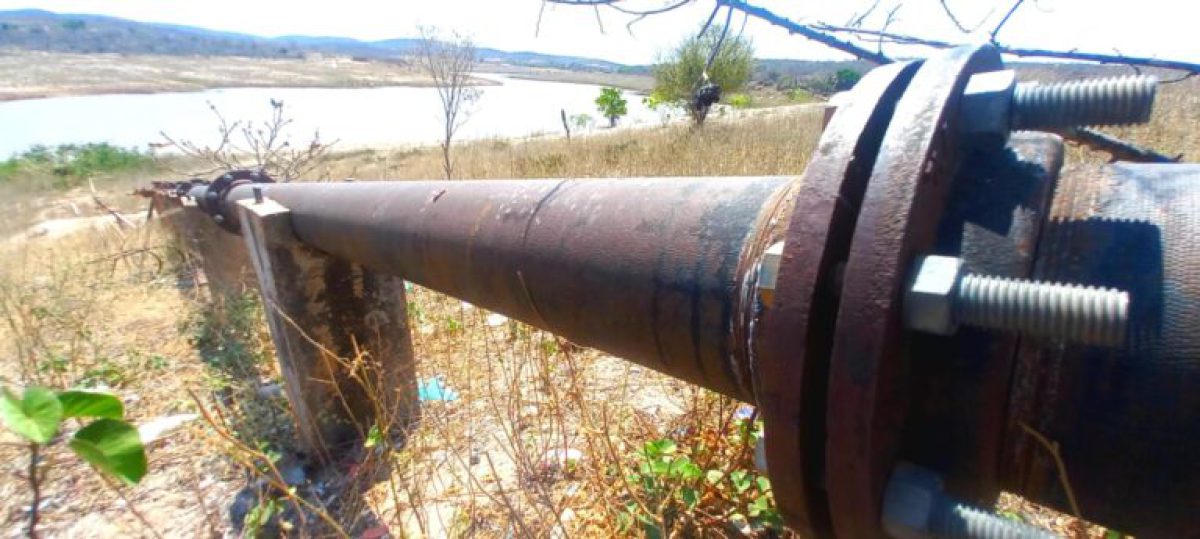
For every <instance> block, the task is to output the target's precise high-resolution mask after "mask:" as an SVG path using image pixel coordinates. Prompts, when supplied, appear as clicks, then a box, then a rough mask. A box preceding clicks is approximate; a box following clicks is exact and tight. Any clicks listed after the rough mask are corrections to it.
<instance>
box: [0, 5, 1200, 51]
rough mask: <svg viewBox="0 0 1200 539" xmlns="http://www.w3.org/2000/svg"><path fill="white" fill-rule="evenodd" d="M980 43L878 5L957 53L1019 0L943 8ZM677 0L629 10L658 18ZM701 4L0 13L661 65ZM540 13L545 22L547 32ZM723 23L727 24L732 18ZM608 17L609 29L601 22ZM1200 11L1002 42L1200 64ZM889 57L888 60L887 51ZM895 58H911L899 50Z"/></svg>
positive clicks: (777, 34)
mask: <svg viewBox="0 0 1200 539" xmlns="http://www.w3.org/2000/svg"><path fill="white" fill-rule="evenodd" d="M944 1H945V3H946V5H947V6H948V7H949V8H950V9H951V10H953V12H954V14H955V15H956V16H957V17H958V19H959V20H960V22H961V23H962V24H963V25H964V26H966V27H968V28H970V27H975V26H978V27H979V28H980V30H977V31H976V32H974V33H973V34H967V35H964V34H963V33H961V32H960V31H958V30H957V29H956V28H955V27H954V26H953V24H952V23H951V22H950V20H949V18H948V17H947V16H946V15H945V12H944V11H943V8H942V6H941V4H940V3H939V0H878V7H877V8H876V9H875V10H874V11H872V12H870V13H869V14H868V16H867V18H866V19H865V22H864V26H868V27H874V28H878V27H879V26H880V25H881V24H882V22H883V20H884V18H885V17H886V14H887V12H888V11H889V10H890V9H891V8H892V7H893V6H896V5H897V4H899V9H898V11H896V13H895V16H894V19H893V22H892V23H891V25H890V26H889V29H890V30H892V31H896V32H900V33H909V34H915V35H920V36H923V37H932V38H936V39H943V40H949V41H955V42H972V41H981V40H983V39H984V38H986V34H987V32H988V31H989V30H990V29H991V28H992V27H994V26H995V24H996V22H998V21H999V20H1000V19H1001V18H1002V17H1003V16H1004V13H1005V12H1006V11H1007V10H1008V8H1009V7H1010V6H1011V5H1012V0H944ZM665 3H671V2H670V1H668V0H625V1H624V2H623V3H622V5H624V6H626V7H627V8H630V9H649V8H654V7H658V6H661V5H664V4H665ZM750 3H751V4H754V5H758V6H760V7H764V8H767V9H770V10H772V11H774V12H775V13H777V14H778V15H782V16H785V17H788V18H790V19H793V20H797V21H817V20H819V21H824V22H828V23H831V24H844V23H846V22H847V21H849V20H851V19H853V18H855V17H856V16H859V15H862V14H863V13H864V12H866V11H867V10H868V9H869V7H870V6H871V5H872V4H874V3H876V2H875V0H757V1H756V0H750ZM713 6H714V3H713V1H712V0H694V1H693V2H691V3H690V4H689V5H686V6H684V7H682V8H680V9H677V10H674V11H671V12H669V13H665V14H661V15H654V16H651V17H647V18H645V19H644V20H641V21H640V22H637V23H635V24H634V25H632V26H630V27H629V28H627V27H626V24H627V23H628V22H629V21H630V20H631V19H632V18H631V17H630V16H628V15H624V14H621V13H618V12H616V11H613V10H611V9H604V8H601V9H599V15H597V12H596V11H595V10H593V9H592V8H588V7H575V6H564V5H554V4H546V5H545V7H544V11H543V4H542V2H541V0H420V1H416V0H338V1H336V2H324V1H297V0H40V1H36V2H31V1H28V0H0V10H3V9H19V8H38V9H46V10H50V11H56V12H60V13H92V14H103V15H112V16H117V17H123V18H128V19H134V20H140V21H149V22H164V23H173V24H185V25H192V26H200V27H204V28H210V29H216V30H226V31H233V32H242V33H248V34H255V35H261V36H280V35H298V34H302V35H321V36H342V37H353V38H358V39H363V40H375V39H387V38H394V37H410V36H413V35H414V34H415V33H416V30H415V28H416V26H417V25H431V26H435V27H438V28H440V29H444V30H454V31H457V32H459V33H462V34H465V35H469V36H471V37H472V38H473V39H474V40H475V41H476V43H478V44H479V45H481V46H486V47H493V48H498V49H505V50H524V51H535V52H544V53H552V54H566V55H575V56H587V57H594V58H602V59H606V60H611V61H616V62H621V63H628V64H645V63H651V62H653V61H654V59H655V58H656V57H657V55H659V54H660V53H662V52H664V51H666V50H669V49H670V48H671V47H672V46H673V45H674V44H676V43H677V42H678V41H679V40H680V39H682V38H684V37H685V36H687V35H688V34H690V33H694V32H695V31H696V30H697V29H698V28H699V27H700V25H701V24H702V23H703V21H704V20H705V19H706V18H707V17H708V15H709V13H710V12H711V11H712V8H713ZM539 12H541V23H540V25H539V24H538V19H539ZM724 16H725V15H724V12H722V13H721V15H720V18H721V19H724ZM597 18H599V21H600V24H598V23H597ZM1197 20H1200V2H1198V1H1195V0H1028V1H1026V2H1025V3H1024V5H1022V7H1021V8H1020V10H1018V11H1017V12H1016V14H1015V15H1014V16H1013V17H1012V18H1011V19H1010V20H1009V22H1008V23H1007V24H1006V25H1005V27H1004V29H1003V31H1002V32H1001V34H1000V35H999V39H1000V41H1001V42H1004V43H1005V44H1008V45H1013V46H1026V47H1039V48H1051V49H1064V50H1079V51H1086V52H1100V53H1114V52H1117V53H1121V54H1127V55H1137V56H1153V57H1158V58H1167V59H1173V60H1184V61H1191V62H1200V36H1197V33H1198V32H1200V29H1198V28H1197V26H1196V23H1197ZM731 28H733V29H735V30H738V31H741V32H742V35H743V36H746V37H749V38H750V39H751V40H752V41H753V43H754V45H755V49H756V51H757V56H758V57H760V58H795V59H840V58H847V56H846V55H844V54H842V53H838V52H836V51H832V50H831V49H828V48H825V47H823V46H821V45H819V44H815V43H812V42H810V41H808V40H806V39H804V38H802V37H798V36H790V35H788V34H787V33H786V32H785V31H783V30H781V29H778V28H775V27H773V26H771V25H769V24H767V23H765V22H763V21H760V20H757V19H754V18H751V19H749V21H748V22H746V23H743V22H742V16H741V15H740V14H735V15H734V17H733V19H732V24H731ZM885 50H886V49H885ZM891 50H892V51H893V54H897V53H899V54H901V55H903V54H906V53H908V54H911V52H909V51H903V50H897V49H891Z"/></svg>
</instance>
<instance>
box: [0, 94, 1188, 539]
mask: <svg viewBox="0 0 1200 539" xmlns="http://www.w3.org/2000/svg"><path fill="white" fill-rule="evenodd" d="M1198 89H1200V82H1197V81H1189V82H1187V83H1185V84H1180V85H1175V86H1170V87H1167V88H1166V89H1165V90H1164V92H1163V94H1164V95H1163V96H1162V98H1161V100H1160V106H1159V107H1158V112H1157V113H1156V116H1155V119H1154V123H1153V124H1151V125H1150V126H1146V127H1138V128H1132V129H1127V130H1123V131H1121V133H1122V134H1124V135H1128V136H1131V137H1133V138H1134V139H1136V140H1138V141H1140V142H1143V143H1147V144H1151V145H1154V146H1156V147H1158V148H1160V149H1162V150H1163V151H1166V152H1186V153H1188V155H1189V156H1191V157H1192V158H1193V159H1194V158H1195V156H1197V155H1200V138H1197V137H1198V135H1197V134H1196V133H1195V132H1194V127H1195V125H1197V123H1198V122H1200V117H1198V116H1197V115H1198V114H1200V97H1197V96H1198V95H1200V94H1198V93H1197V90H1198ZM818 122H819V115H818V113H817V112H816V111H815V110H811V109H809V110H805V109H792V110H790V111H788V112H781V113H776V114H769V115H761V116H757V117H751V118H747V119H743V120H741V121H737V122H733V121H719V120H718V121H713V122H710V123H709V124H708V125H707V126H705V128H704V129H703V130H700V131H692V130H689V129H687V128H683V127H670V128H665V129H657V128H656V129H646V130H629V131H622V132H617V133H612V134H607V135H593V136H588V137H576V138H575V139H574V140H573V141H571V142H567V141H565V140H560V139H538V140H530V141H499V140H498V141H481V142H476V143H471V144H466V145H463V146H461V147H460V149H459V153H458V159H459V164H458V167H459V169H458V170H460V171H461V175H462V176H463V177H475V178H496V177H548V176H578V177H588V176H673V175H756V174H796V173H799V172H800V171H801V170H803V167H804V164H805V160H806V159H807V156H808V155H809V154H810V153H811V151H812V149H813V145H814V143H815V140H816V137H817V135H818V132H819V123H818ZM1081 156H1083V157H1086V159H1084V160H1083V162H1084V163H1086V164H1085V165H1082V166H1083V167H1092V166H1094V165H1095V163H1098V162H1099V159H1097V157H1096V156H1095V155H1094V154H1086V155H1085V154H1082V153H1078V152H1075V151H1074V150H1073V151H1072V156H1071V157H1072V158H1078V157H1081ZM440 159H441V157H440V154H439V153H438V151H437V149H436V148H427V149H417V150H390V151H361V152H353V153H348V154H343V155H339V156H336V157H335V158H333V159H332V160H331V161H330V162H329V163H328V164H327V165H326V166H324V167H322V168H321V169H318V170H317V171H315V172H314V175H315V176H318V177H323V178H343V177H354V178H357V179H361V180H365V179H382V178H392V179H402V178H436V177H438V176H440V174H441V161H440ZM1085 170H1086V169H1085ZM134 180H136V178H134V179H131V178H118V179H114V180H112V182H110V183H106V184H105V186H102V190H101V194H102V195H103V196H104V197H105V198H106V199H108V200H110V201H116V200H118V196H119V195H120V194H121V193H124V192H127V187H128V185H129V183H131V182H133V181H134ZM34 195H36V196H34ZM25 200H26V201H27V202H25V205H23V206H22V207H21V208H20V213H22V214H24V215H26V216H38V217H41V218H45V217H47V216H56V215H60V214H66V215H68V216H70V215H73V214H74V213H75V211H76V210H78V211H80V212H83V213H93V214H95V215H103V214H102V213H99V212H95V211H94V210H92V209H91V208H90V204H88V201H89V200H90V197H89V196H87V195H85V194H83V193H82V192H75V193H73V194H68V195H61V194H60V195H57V196H53V197H51V196H49V195H47V194H46V193H37V194H30V195H28V196H27V197H26V198H25ZM121 200H123V202H121V204H123V205H125V207H126V208H128V209H135V208H136V207H137V204H138V203H139V201H137V200H136V199H132V198H125V199H121ZM72 203H73V204H74V205H75V207H76V210H71V209H70V205H71V204H72ZM29 218H31V217H26V218H16V219H12V220H10V221H9V222H8V223H7V225H8V226H6V229H7V230H5V232H6V233H8V234H15V236H14V237H13V238H12V239H10V240H9V241H7V242H6V243H5V244H4V245H3V246H2V247H0V248H2V249H3V250H4V252H3V256H2V257H0V260H3V262H2V263H0V317H2V319H3V324H0V346H2V347H3V349H2V355H0V358H2V359H0V361H3V362H4V364H3V367H2V368H0V385H4V386H7V387H13V386H22V385H25V384H29V383H41V384H46V385H49V386H53V387H67V386H76V385H92V386H105V387H110V388H112V389H114V390H115V391H116V392H117V393H118V394H119V395H120V396H121V398H122V399H123V400H124V401H125V402H126V404H127V408H128V410H129V416H130V417H131V419H132V420H133V421H134V422H136V423H139V424H143V423H146V422H149V421H153V420H155V419H161V418H164V417H178V416H180V414H198V413H201V412H203V414H204V417H200V418H197V419H194V420H192V421H190V422H187V423H185V424H184V425H183V426H182V427H180V428H178V429H177V430H174V431H172V432H170V433H167V434H166V435H165V436H164V437H163V438H162V439H160V440H158V441H156V442H154V443H153V444H152V445H151V446H150V447H149V456H150V462H151V464H150V468H151V473H150V475H149V476H147V478H146V480H144V481H143V482H142V483H141V484H140V485H138V486H136V487H130V488H125V487H121V488H120V489H115V487H111V486H108V485H106V484H105V483H103V482H101V480H100V479H99V478H98V477H97V476H96V475H95V474H94V473H92V472H91V471H90V470H88V469H87V468H86V466H85V465H83V464H80V463H78V462H77V461H75V460H74V459H72V458H69V457H70V456H69V454H67V453H66V452H65V451H62V452H51V453H50V454H49V455H48V456H47V463H48V468H49V470H50V472H49V476H48V479H47V484H46V489H45V490H46V499H47V501H46V503H45V504H44V505H43V507H42V512H43V519H44V525H43V526H44V527H43V529H44V531H45V534H46V535H47V536H63V537H69V536H97V535H99V536H138V535H141V536H154V535H161V536H185V537H186V536H217V535H223V534H236V533H238V532H237V531H234V530H238V529H241V530H243V532H245V533H246V534H247V535H270V534H271V533H273V532H274V533H279V532H283V533H285V534H286V535H290V536H295V535H304V534H313V535H336V534H339V533H346V534H351V535H354V536H357V537H381V536H382V533H384V532H390V533H391V534H392V536H396V537H419V536H430V537H439V536H456V537H457V536H467V535H478V536H485V537H501V536H513V535H516V536H536V537H568V536H581V537H608V536H613V535H623V534H627V535H641V533H642V527H643V526H644V525H646V523H652V524H654V525H669V526H670V527H671V529H672V530H673V532H674V533H676V534H678V535H682V536H694V535H703V536H737V535H739V534H742V533H756V534H762V535H768V534H770V533H773V532H772V531H771V530H772V528H771V525H772V519H773V517H774V513H773V505H772V502H771V501H770V498H769V497H764V496H763V495H764V494H765V492H767V491H768V490H769V484H767V483H765V482H760V481H758V479H759V478H758V476H757V472H756V471H755V470H754V467H753V465H752V462H751V458H750V453H751V451H750V450H749V448H750V447H751V444H752V440H753V437H754V436H756V434H755V431H756V429H755V423H756V422H755V421H754V418H753V416H750V417H747V414H748V413H752V412H749V410H747V409H746V408H743V407H741V406H740V405H739V404H738V403H735V402H729V401H727V400H724V399H722V398H720V397H718V396H716V395H714V394H711V393H709V392H707V391H704V390H701V389H698V388H695V387H692V386H688V385H686V384H683V383H681V382H678V381H675V380H672V379H669V378H667V377H665V376H662V375H659V374H657V373H654V372H652V371H648V370H646V369H643V368H639V367H637V366H633V365H631V364H628V363H625V362H622V361H620V360H617V359H615V358H612V357H608V356H605V355H603V354H600V353H598V352H595V351H592V350H584V349H578V348H576V347H575V346H573V345H571V344H570V343H567V342H564V341H562V340H560V339H557V338H555V337H554V336H552V335H549V334H546V333H544V332H541V331H538V330H535V329H532V328H530V327H528V326H525V325H523V324H520V323H517V322H515V321H511V320H507V319H504V318H503V317H499V316H497V315H493V314H490V313H487V312H485V311H482V310H480V309H477V308H475V307H473V306H470V305H466V304H463V303H461V302H459V301H457V300H454V299H451V298H447V297H445V296H441V295H438V294H435V293H433V292H430V291H427V290H422V289H416V290H414V291H412V292H411V294H410V296H409V300H410V303H409V307H410V316H411V322H412V327H413V338H414V345H415V352H416V356H417V358H418V360H419V366H418V369H419V376H420V378H421V379H422V380H428V379H429V378H431V377H440V379H441V380H442V382H443V383H444V384H445V386H447V387H449V388H451V389H452V390H453V391H455V392H457V397H458V398H457V399H456V400H453V401H450V402H428V403H426V404H425V406H424V407H423V419H422V421H420V422H419V423H418V424H416V425H415V426H414V427H413V428H412V430H411V431H410V432H407V433H404V434H405V439H406V443H404V444H402V445H401V444H393V441H394V440H398V439H399V438H397V437H395V436H392V435H393V434H397V433H387V432H383V433H379V435H377V436H373V440H374V445H373V447H371V448H368V449H366V450H364V451H361V452H355V453H352V454H345V455H341V456H340V457H341V458H340V459H339V460H338V461H337V463H336V465H335V467H334V468H333V469H332V471H331V472H329V473H326V474H317V473H314V472H313V471H312V470H303V469H302V468H300V467H299V466H297V465H296V464H295V461H294V459H292V458H291V456H290V455H289V452H288V447H289V446H290V437H291V432H290V429H289V427H288V423H289V421H288V416H287V410H286V406H287V403H286V401H285V400H284V399H283V398H282V397H281V396H280V392H279V390H278V383H279V379H280V377H279V373H278V369H277V367H276V366H275V364H274V360H273V357H272V352H271V349H270V341H269V339H268V338H267V335H266V333H265V328H264V324H263V321H262V320H263V319H262V314H261V313H262V311H261V308H260V306H259V305H258V303H257V302H256V301H255V300H254V299H253V296H247V297H246V298H235V299H234V300H233V301H231V302H228V303H225V304H224V305H221V306H214V304H213V303H211V302H209V301H208V298H207V292H206V290H205V287H204V286H203V282H202V279H199V278H197V274H196V272H195V271H194V270H193V269H192V264H191V263H190V262H189V261H188V259H187V257H186V256H184V255H183V253H181V252H180V251H179V250H178V249H177V247H176V245H175V243H174V242H172V240H171V239H170V238H169V237H168V235H167V234H166V233H165V231H164V230H161V229H159V228H158V227H155V226H143V227H139V228H137V229H129V230H117V229H115V228H114V227H113V226H111V225H108V226H104V227H101V228H100V229H89V230H84V231H79V232H77V233H75V234H72V235H66V236H63V237H51V236H45V237H33V238H30V237H27V236H26V234H25V233H24V232H19V231H17V229H18V228H19V227H20V226H24V225H25V224H26V223H27V221H28V219H29ZM97 222H99V223H103V222H105V221H104V220H103V219H100V220H98V221H97ZM348 359H352V358H348ZM193 396H194V397H195V399H193ZM182 417H184V418H186V417H194V416H186V415H185V416H182ZM68 430H69V429H68ZM667 440H669V441H670V442H667ZM14 441H15V439H14V438H13V437H12V436H11V435H10V434H9V433H7V432H3V433H0V460H3V462H5V463H6V464H5V470H4V471H5V473H4V474H3V475H2V476H0V499H4V500H6V501H7V502H8V503H6V504H4V506H5V511H4V513H3V514H0V521H2V522H3V526H4V527H5V528H6V531H5V535H6V536H14V535H17V534H19V533H20V529H21V527H22V526H23V525H24V519H25V514H26V507H25V504H26V503H27V502H26V500H27V499H28V498H27V492H26V490H25V483H24V481H23V480H22V479H21V474H22V473H23V471H22V470H23V467H24V466H25V453H24V452H23V449H22V448H21V447H20V446H17V445H14V444H13V442H14ZM682 457H687V460H686V461H684V460H683V459H682ZM666 460H673V461H675V462H677V463H683V462H690V463H692V464H694V465H695V468H696V470H698V473H699V474H700V475H699V476H694V473H695V472H696V470H693V469H692V468H691V467H689V466H682V465H677V466H675V467H671V466H667V467H666V468H663V469H661V470H658V471H656V463H662V462H665V461H666ZM284 484H287V485H294V488H292V489H291V490H289V489H288V488H287V487H286V486H285V485H284ZM278 487H283V488H278ZM693 504H694V506H695V508H694V509H693V510H683V508H686V507H688V506H690V505H693ZM1003 507H1004V509H1005V510H1007V511H1010V512H1012V513H1013V515H1014V518H1023V519H1026V520H1031V521H1035V522H1038V523H1049V524H1051V525H1054V526H1055V527H1056V529H1058V530H1061V531H1064V532H1069V533H1072V534H1076V533H1077V534H1081V535H1089V534H1096V533H1101V532H1100V531H1098V529H1096V528H1083V527H1078V525H1075V524H1072V523H1071V519H1067V518H1066V517H1062V516H1061V515H1055V514H1053V513H1050V512H1047V511H1045V510H1042V509H1039V508H1036V507H1033V506H1031V505H1029V504H1027V503H1025V502H1022V501H1020V500H1019V499H1015V498H1014V497H1006V498H1005V501H1004V505H1003ZM231 513H232V514H235V515H237V518H234V519H231V517H230V515H231ZM247 515H248V516H247ZM324 518H330V519H331V520H332V521H333V522H334V523H336V524H332V523H330V522H326V521H325V520H324ZM143 519H144V521H143ZM243 525H245V526H244V527H243Z"/></svg>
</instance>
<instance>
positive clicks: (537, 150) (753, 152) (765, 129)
mask: <svg viewBox="0 0 1200 539" xmlns="http://www.w3.org/2000/svg"><path fill="white" fill-rule="evenodd" d="M821 114H822V113H821V109H820V108H819V107H810V106H803V105H801V106H795V107H784V108H777V109H769V110H759V111H748V112H739V113H731V116H736V117H729V118H714V119H713V121H712V122H710V123H708V124H707V125H705V127H704V128H703V129H699V130H694V129H692V128H690V127H688V126H686V125H671V126H668V127H665V128H660V127H652V128H631V129H618V130H616V131H615V132H611V133H610V132H606V131H605V130H600V131H597V132H594V133H591V134H588V135H585V136H575V137H573V138H572V139H571V140H570V141H568V140H567V139H565V138H563V137H543V138H533V139H529V140H517V141H512V140H482V141H471V142H465V143H462V144H458V145H457V146H456V147H455V149H454V156H455V160H456V162H457V164H456V166H455V176H456V177H460V178H473V179H485V178H548V177H578V178H590V177H636V176H747V175H751V176H752V175H775V174H785V175H786V174H800V173H801V172H802V171H803V170H804V165H805V163H807V162H808V156H809V155H810V154H811V153H812V150H813V148H814V147H815V144H816V141H817V138H818V137H819V136H820V131H821V123H820V120H821V117H822V116H821ZM435 150H436V149H434V148H418V149H402V150H362V151H358V152H349V153H346V154H341V155H338V156H335V157H334V158H333V159H331V160H330V162H329V163H328V165H327V166H326V167H324V168H322V170H320V172H319V173H318V174H317V176H319V177H321V178H326V179H341V178H355V179H359V180H382V179H395V180H404V179H436V178H439V177H441V175H440V168H439V167H440V165H439V163H438V158H439V156H438V155H437V152H436V151H435Z"/></svg>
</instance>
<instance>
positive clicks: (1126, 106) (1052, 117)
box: [1012, 75, 1158, 129]
mask: <svg viewBox="0 0 1200 539" xmlns="http://www.w3.org/2000/svg"><path fill="white" fill-rule="evenodd" d="M1157 89H1158V79H1157V78H1156V77H1153V76H1149V75H1136V76H1129V77H1113V78H1108V79H1095V80H1085V81H1071V82H1059V83H1053V84H1040V83H1036V82H1034V83H1022V84H1018V85H1017V87H1016V90H1015V91H1014V92H1013V110H1012V128H1013V129H1048V128H1066V127H1077V126H1102V125H1128V124H1135V123H1145V122H1147V121H1149V120H1150V111H1151V109H1152V108H1153V107H1154V96H1155V93H1156V91H1157Z"/></svg>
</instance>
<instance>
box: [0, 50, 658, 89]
mask: <svg viewBox="0 0 1200 539" xmlns="http://www.w3.org/2000/svg"><path fill="white" fill-rule="evenodd" d="M482 69H483V70H484V71H486V72H488V73H497V74H503V75H507V76H510V77H514V78H521V79H531V80H546V81H556V82H574V83H580V84H607V85H613V86H617V87H620V88H625V89H629V90H635V91H645V90H648V89H649V88H651V87H652V86H653V83H654V79H653V78H652V77H649V76H647V75H632V74H613V73H587V72H577V71H565V70H561V69H541V68H528V67H519V66H506V65H493V64H488V65H486V66H483V68H482ZM0 73H5V74H6V75H7V76H6V77H5V78H4V79H3V80H0V101H13V100H18V99H37V98H43V97H60V96H70V95H94V94H114V93H157V92H187V91H197V90H206V89H210V88H245V87H265V86H271V87H291V88H373V87H380V86H429V85H430V84H431V83H430V81H429V78H428V77H427V76H425V75H424V74H422V73H420V72H419V71H416V70H415V69H414V68H413V67H411V66H408V65H404V64H401V63H392V62H381V61H365V62H364V61H355V60H352V59H350V58H345V57H317V58H308V59H302V60H299V59H281V58H243V57H235V56H214V57H197V56H159V55H123V54H70V53H52V52H35V51H13V50H8V51H2V50H0ZM480 84H491V82H490V81H487V80H486V79H480Z"/></svg>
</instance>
